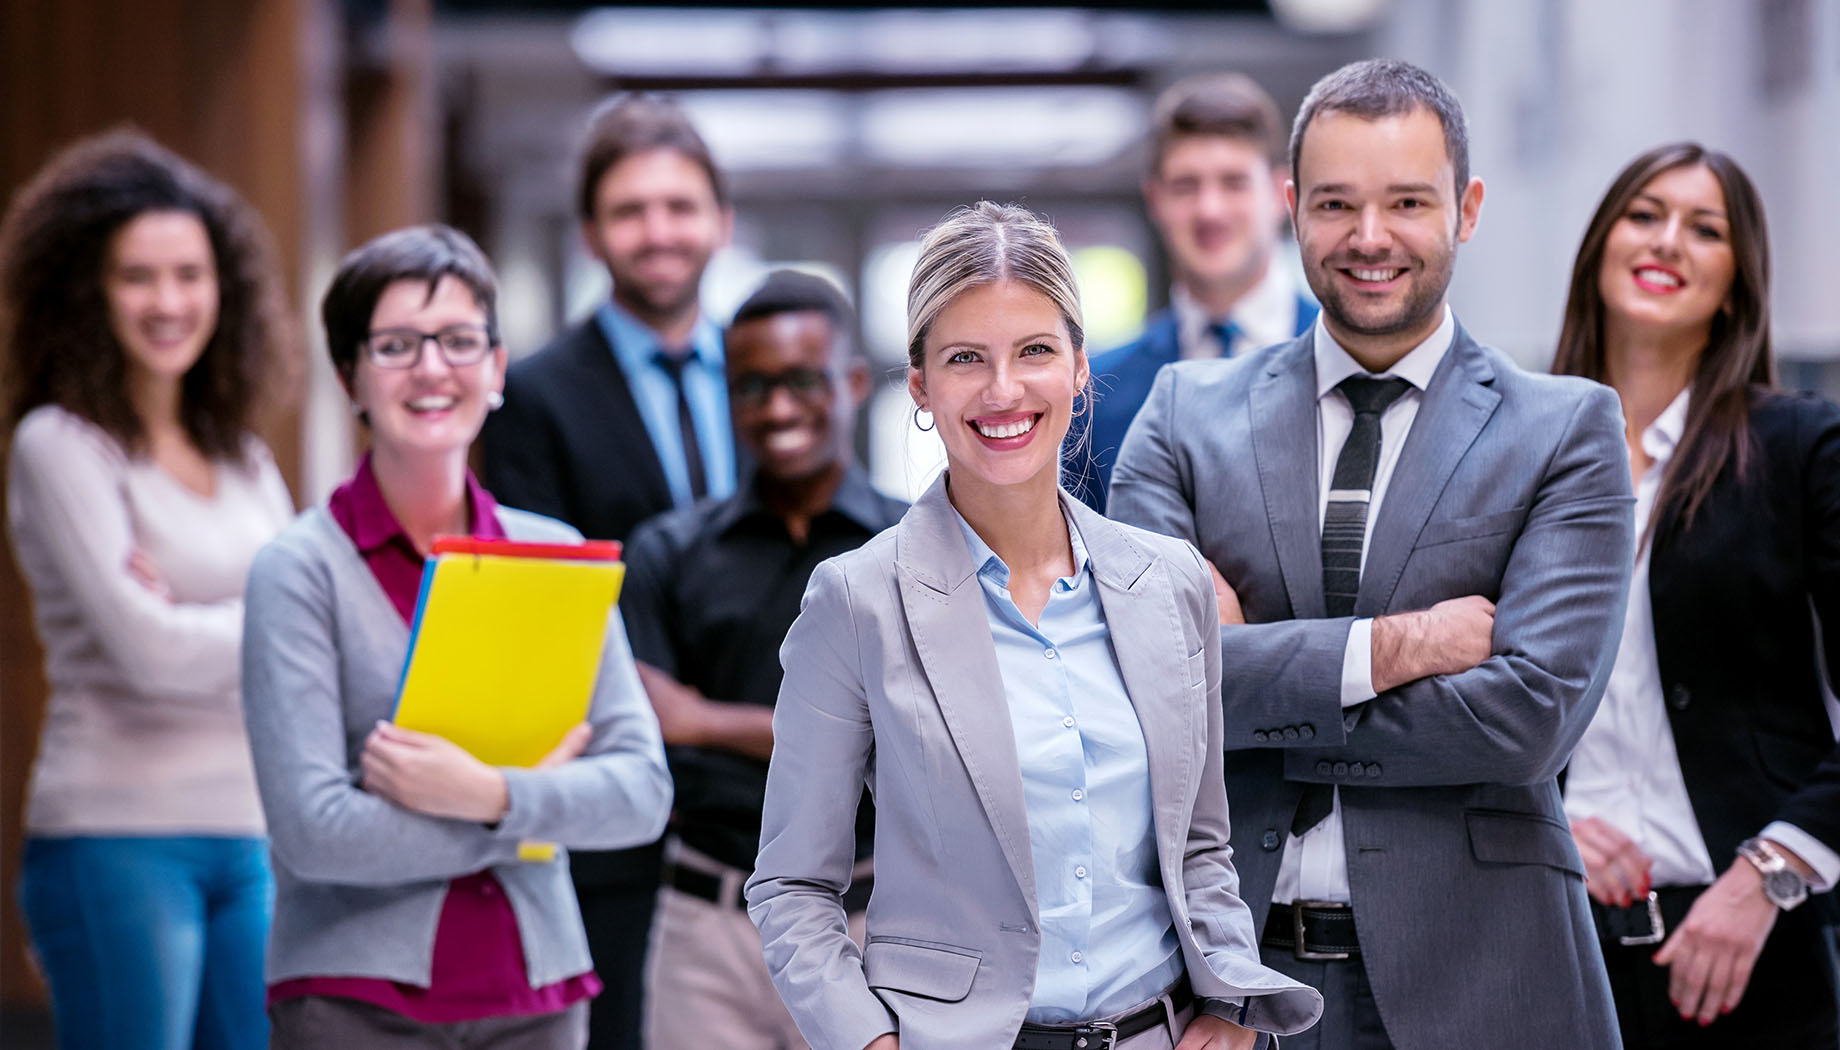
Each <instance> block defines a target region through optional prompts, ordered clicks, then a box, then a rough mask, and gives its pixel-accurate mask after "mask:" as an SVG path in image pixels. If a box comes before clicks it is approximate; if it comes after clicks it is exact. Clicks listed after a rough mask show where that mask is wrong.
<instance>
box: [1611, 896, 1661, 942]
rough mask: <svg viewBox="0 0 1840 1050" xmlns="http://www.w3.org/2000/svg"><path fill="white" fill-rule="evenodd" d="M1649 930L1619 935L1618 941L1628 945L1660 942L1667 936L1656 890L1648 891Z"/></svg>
mask: <svg viewBox="0 0 1840 1050" xmlns="http://www.w3.org/2000/svg"><path fill="white" fill-rule="evenodd" d="M1647 904H1648V932H1647V933H1641V934H1637V935H1636V936H1634V937H1622V936H1619V937H1617V939H1616V942H1617V943H1618V944H1621V945H1625V946H1628V947H1634V946H1636V945H1641V944H1660V943H1661V942H1662V941H1663V940H1665V939H1666V937H1667V930H1666V929H1665V927H1664V926H1663V924H1662V922H1661V904H1660V901H1659V899H1658V898H1657V897H1656V896H1655V891H1654V890H1649V891H1648V901H1647Z"/></svg>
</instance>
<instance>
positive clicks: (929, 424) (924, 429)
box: [914, 405, 939, 434]
mask: <svg viewBox="0 0 1840 1050" xmlns="http://www.w3.org/2000/svg"><path fill="white" fill-rule="evenodd" d="M920 412H921V408H920V406H919V405H915V406H914V429H915V430H918V431H920V432H921V433H922V434H925V433H929V432H931V431H932V430H934V429H935V428H937V427H938V426H939V422H938V420H935V419H934V418H933V414H932V413H931V412H928V413H927V414H926V425H925V426H921V425H920Z"/></svg>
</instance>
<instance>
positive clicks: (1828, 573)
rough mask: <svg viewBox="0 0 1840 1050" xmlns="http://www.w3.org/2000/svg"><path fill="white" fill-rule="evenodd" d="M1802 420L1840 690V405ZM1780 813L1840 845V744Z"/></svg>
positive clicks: (1831, 662)
mask: <svg viewBox="0 0 1840 1050" xmlns="http://www.w3.org/2000/svg"><path fill="white" fill-rule="evenodd" d="M1800 426H1801V428H1802V431H1803V433H1802V434H1800V435H1798V437H1800V438H1801V441H1800V442H1798V444H1799V445H1800V446H1801V447H1805V448H1807V450H1808V452H1807V454H1806V455H1805V457H1804V458H1803V460H1802V462H1803V464H1804V466H1803V475H1802V476H1803V488H1802V493H1803V495H1802V504H1803V508H1804V512H1805V513H1806V515H1807V521H1806V522H1805V523H1804V525H1803V529H1804V531H1803V535H1804V536H1805V537H1806V539H1805V541H1804V542H1805V544H1806V551H1805V564H1806V565H1807V567H1808V590H1809V598H1810V600H1811V601H1812V602H1813V604H1814V611H1815V615H1816V616H1817V617H1818V618H1819V620H1820V623H1821V641H1822V652H1821V656H1822V660H1823V663H1824V665H1825V669H1826V672H1827V684H1828V688H1829V689H1831V690H1834V691H1835V692H1840V408H1837V407H1835V406H1834V405H1833V404H1832V403H1830V402H1827V401H1818V402H1813V403H1812V407H1811V408H1810V409H1809V410H1807V411H1805V412H1804V413H1803V414H1802V418H1801V420H1800ZM1776 819H1778V820H1781V821H1783V822H1784V823H1787V824H1792V825H1794V826H1795V827H1797V828H1800V829H1801V830H1802V831H1804V832H1806V833H1807V834H1809V835H1812V836H1814V837H1815V838H1816V839H1818V840H1820V842H1821V843H1822V844H1823V845H1825V846H1827V847H1828V848H1829V849H1831V850H1835V851H1840V746H1836V747H1835V749H1834V750H1833V751H1832V752H1830V753H1829V754H1828V756H1827V757H1826V758H1825V759H1823V760H1822V762H1821V764H1820V765H1819V766H1816V767H1815V770H1814V773H1813V774H1812V775H1811V776H1810V777H1809V778H1808V780H1807V781H1806V782H1804V783H1803V784H1802V786H1801V787H1800V788H1799V789H1797V790H1796V792H1795V793H1794V794H1793V795H1790V796H1789V798H1788V800H1787V801H1786V802H1785V803H1784V804H1783V806H1782V809H1781V810H1780V811H1779V812H1778V814H1777V818H1776Z"/></svg>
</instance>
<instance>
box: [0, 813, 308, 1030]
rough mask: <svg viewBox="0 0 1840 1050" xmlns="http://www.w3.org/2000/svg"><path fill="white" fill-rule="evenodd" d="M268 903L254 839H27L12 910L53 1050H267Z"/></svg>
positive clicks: (268, 879)
mask: <svg viewBox="0 0 1840 1050" xmlns="http://www.w3.org/2000/svg"><path fill="white" fill-rule="evenodd" d="M274 896H275V890H274V880H273V878H272V876H271V875H270V873H269V869H268V845H267V843H266V842H265V841H264V840H262V839H255V838H211V837H192V838H178V837H174V838H164V837H120V838H116V837H103V836H96V837H88V836H84V837H73V838H30V839H27V840H26V848H25V858H24V862H23V864H22V865H21V870H20V880H19V899H20V904H21V906H22V907H23V908H24V911H25V916H26V925H27V927H28V928H29V930H30V933H31V938H32V947H33V949H34V951H36V953H37V955H38V960H39V964H40V965H41V966H42V967H43V968H44V972H45V977H46V979H47V980H48V981H49V982H50V984H51V1004H52V1011H53V1014H54V1016H55V1017H56V1020H57V1032H58V1046H59V1047H60V1048H61V1050H91V1048H96V1050H104V1048H110V1047H128V1046H132V1047H146V1048H148V1050H186V1048H187V1047H191V1048H194V1050H261V1048H262V1047H265V1046H267V1045H268V1017H267V1014H266V1012H265V1009H264V1007H265V1002H264V1000H265V998H266V996H267V988H266V986H265V984H264V983H263V977H262V953H263V950H264V945H265V942H266V940H267V937H268V918H269V914H270V911H271V910H272V909H273V906H274Z"/></svg>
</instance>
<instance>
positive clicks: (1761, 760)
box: [1649, 390, 1840, 918]
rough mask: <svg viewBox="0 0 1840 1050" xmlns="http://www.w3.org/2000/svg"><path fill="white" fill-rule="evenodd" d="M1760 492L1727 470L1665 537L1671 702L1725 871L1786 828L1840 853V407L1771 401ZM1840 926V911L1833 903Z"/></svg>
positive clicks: (1662, 526)
mask: <svg viewBox="0 0 1840 1050" xmlns="http://www.w3.org/2000/svg"><path fill="white" fill-rule="evenodd" d="M1751 435H1752V438H1753V440H1754V445H1753V446H1752V447H1753V451H1754V453H1755V454H1754V455H1753V457H1752V460H1751V467H1752V475H1751V477H1750V479H1749V482H1748V484H1740V483H1739V481H1738V478H1737V475H1736V472H1735V471H1733V470H1731V469H1730V468H1727V470H1726V471H1725V473H1724V474H1722V475H1720V477H1719V478H1718V480H1717V481H1716V482H1715V483H1714V485H1713V488H1712V491H1711V493H1710V494H1709V495H1708V496H1707V499H1706V503H1705V504H1704V505H1703V506H1702V507H1701V508H1700V511H1699V513H1698V514H1697V515H1696V516H1695V517H1694V519H1693V521H1692V523H1691V525H1686V524H1683V522H1682V521H1681V520H1680V519H1679V516H1678V515H1677V514H1672V513H1670V514H1665V515H1664V516H1663V517H1662V518H1661V520H1659V521H1658V522H1657V524H1656V529H1655V539H1654V544H1655V546H1654V551H1653V554H1652V556H1651V558H1650V562H1649V596H1650V598H1651V599H1652V600H1653V602H1654V610H1655V649H1656V653H1657V655H1658V656H1659V657H1660V664H1661V687H1662V695H1663V696H1664V697H1666V699H1667V707H1668V712H1667V713H1668V721H1669V723H1671V725H1672V726H1673V730H1674V744H1675V747H1676V749H1677V750H1678V751H1679V753H1680V771H1681V773H1682V775H1683V777H1684V779H1685V780H1686V784H1687V795H1688V797H1689V798H1690V799H1692V801H1693V814H1694V816H1695V817H1696V818H1697V819H1698V821H1699V827H1700V833H1701V834H1702V835H1704V836H1705V839H1706V849H1707V851H1708V852H1709V853H1710V854H1711V855H1712V862H1713V865H1714V867H1717V868H1723V867H1724V866H1725V865H1726V864H1729V863H1730V861H1731V858H1732V857H1733V856H1734V854H1735V851H1736V850H1737V847H1738V843H1739V842H1740V841H1742V840H1744V839H1746V838H1748V837H1750V836H1752V835H1755V834H1757V832H1759V831H1761V830H1762V829H1763V827H1764V825H1766V824H1768V823H1769V822H1770V821H1772V820H1785V821H1788V822H1789V823H1791V824H1794V825H1795V826H1796V827H1799V828H1801V829H1802V830H1803V831H1806V832H1807V833H1808V834H1810V835H1813V836H1814V837H1815V838H1817V839H1819V840H1821V841H1822V842H1823V843H1825V844H1827V845H1828V846H1829V847H1831V848H1834V849H1840V748H1837V747H1836V746H1835V743H1834V731H1833V726H1832V724H1831V723H1830V722H1829V721H1828V719H1827V710H1826V707H1825V705H1824V704H1823V702H1822V698H1821V689H1820V683H1819V681H1818V678H1817V670H1816V665H1815V656H1814V654H1815V629H1814V622H1813V618H1812V617H1811V616H1810V615H1809V609H1810V606H1811V605H1812V607H1813V610H1814V612H1815V614H1816V615H1818V616H1819V617H1820V619H1821V622H1822V623H1823V624H1824V626H1825V630H1824V632H1823V634H1824V638H1823V642H1824V647H1823V655H1824V656H1825V659H1826V665H1827V669H1828V673H1829V676H1830V677H1829V681H1830V682H1831V681H1832V680H1833V677H1834V676H1835V675H1840V407H1836V406H1835V405H1834V404H1833V403H1832V402H1829V401H1826V400H1823V399H1821V398H1818V397H1815V396H1813V395H1809V394H1803V395H1787V394H1778V393H1769V392H1764V391H1761V390H1759V391H1757V392H1756V393H1755V394H1754V395H1753V398H1752V402H1751ZM1821 900H1822V903H1823V905H1824V906H1825V907H1826V909H1827V914H1828V915H1829V917H1830V918H1831V917H1833V916H1834V914H1835V908H1834V902H1833V900H1832V895H1828V896H1827V897H1824V898H1821Z"/></svg>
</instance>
